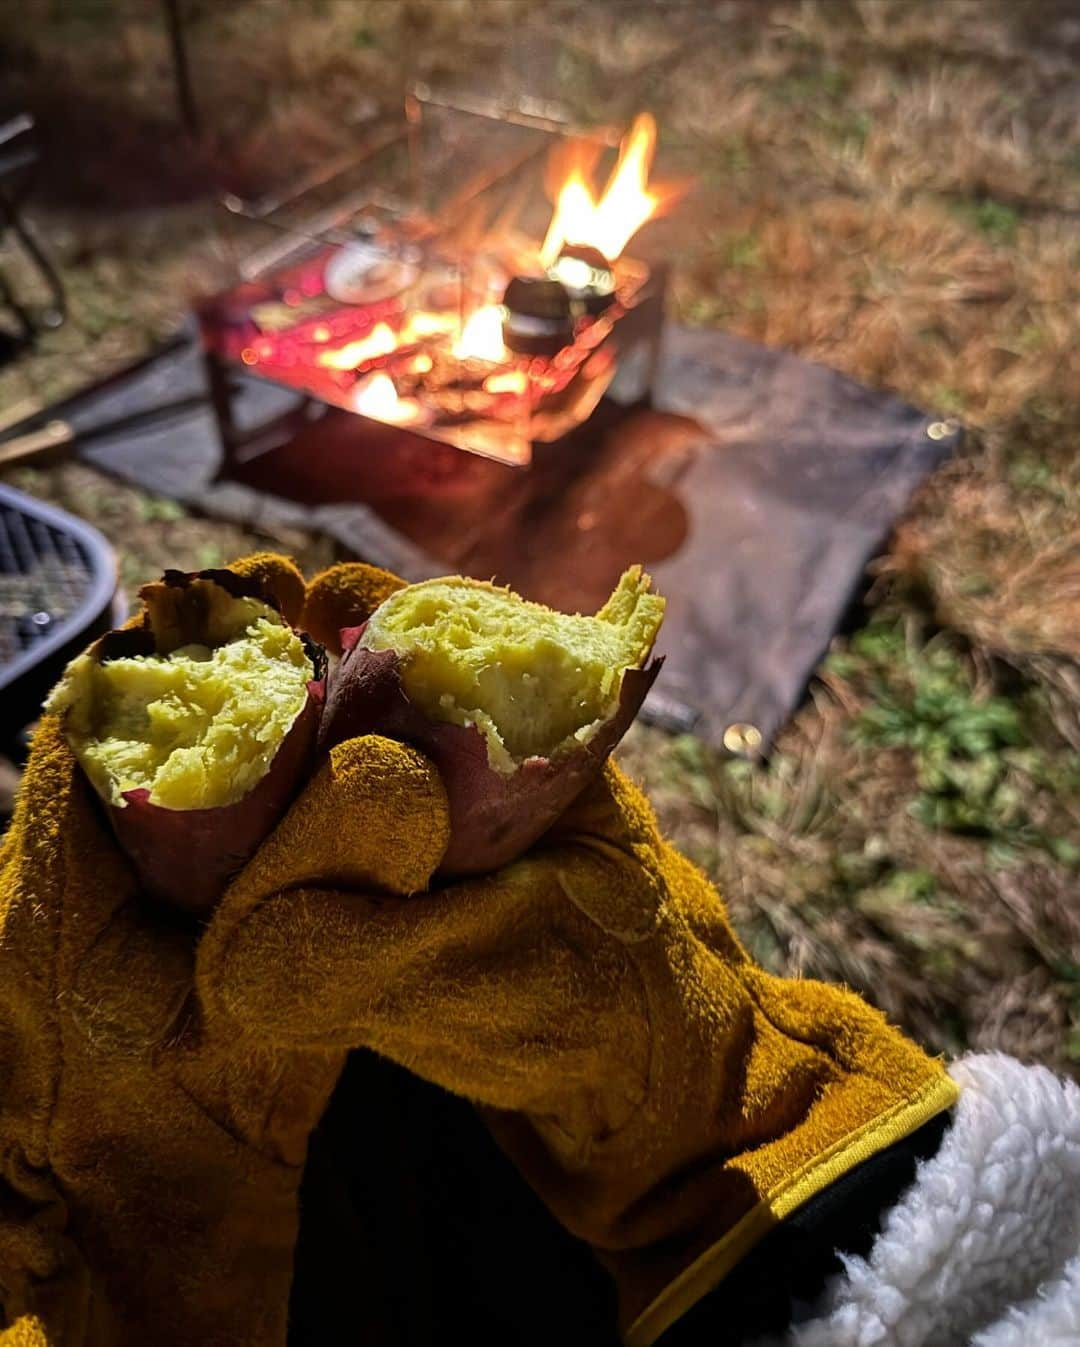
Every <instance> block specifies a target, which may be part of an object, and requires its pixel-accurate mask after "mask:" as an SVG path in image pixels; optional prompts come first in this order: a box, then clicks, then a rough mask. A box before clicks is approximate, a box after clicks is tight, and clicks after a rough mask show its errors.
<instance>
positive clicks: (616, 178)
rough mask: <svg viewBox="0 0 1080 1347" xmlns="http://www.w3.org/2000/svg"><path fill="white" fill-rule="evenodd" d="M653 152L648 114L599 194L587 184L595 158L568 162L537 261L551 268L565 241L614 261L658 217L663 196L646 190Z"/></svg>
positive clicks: (652, 123)
mask: <svg viewBox="0 0 1080 1347" xmlns="http://www.w3.org/2000/svg"><path fill="white" fill-rule="evenodd" d="M655 149H656V122H655V121H654V120H653V118H652V117H651V116H650V115H649V113H647V112H643V113H641V114H640V116H638V117H636V118H635V119H634V124H633V126H631V128H630V130H629V131H628V132H627V134H626V135H625V136H624V137H623V141H622V144H621V145H620V146H619V159H618V162H617V163H616V165H615V168H614V170H613V171H612V174H611V177H610V178H609V179H608V182H607V186H606V187H605V188H604V190H603V192H602V193H601V194H600V195H599V196H597V195H596V194H595V192H594V190H593V186H592V183H591V181H590V179H591V176H592V173H591V169H592V160H593V158H594V156H592V155H590V154H589V153H588V152H587V151H583V152H582V153H580V154H579V156H578V161H577V162H576V163H571V165H570V166H569V169H568V171H567V174H566V177H565V179H564V181H563V183H562V186H561V187H560V188H559V192H558V196H557V197H556V201H555V210H554V213H553V214H552V217H551V224H550V225H549V226H548V232H547V236H546V238H545V239H544V242H543V245H542V247H541V249H540V261H541V262H542V264H543V265H544V266H545V267H550V266H551V265H552V263H553V262H554V261H555V259H556V258H557V257H558V256H559V251H560V249H561V248H562V246H563V244H564V243H582V244H588V245H589V246H590V247H592V248H597V249H599V251H600V252H601V253H603V255H604V256H605V257H606V258H607V259H608V261H609V262H613V261H614V260H615V258H617V257H618V256H619V254H620V253H621V252H622V250H623V249H624V248H625V247H626V245H627V243H629V241H630V239H631V237H632V236H633V235H634V234H636V233H637V231H638V230H639V229H640V228H641V226H642V225H643V224H644V223H645V221H646V220H648V219H650V218H651V217H652V216H653V215H655V214H656V212H657V209H658V208H659V206H660V205H661V203H662V202H663V200H664V193H663V192H662V191H661V190H658V189H656V188H652V189H650V187H649V185H648V184H649V169H650V168H651V167H652V160H653V152H654V150H655Z"/></svg>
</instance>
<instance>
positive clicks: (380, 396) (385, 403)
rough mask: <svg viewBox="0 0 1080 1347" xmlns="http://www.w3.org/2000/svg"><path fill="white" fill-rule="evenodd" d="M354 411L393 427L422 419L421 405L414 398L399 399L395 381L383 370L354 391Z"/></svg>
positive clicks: (371, 376)
mask: <svg viewBox="0 0 1080 1347" xmlns="http://www.w3.org/2000/svg"><path fill="white" fill-rule="evenodd" d="M352 405H353V411H356V412H359V413H360V414H361V415H362V416H370V417H371V419H372V420H373V421H385V422H387V423H388V424H389V425H392V426H404V425H409V424H410V423H411V422H413V421H418V420H419V419H420V415H421V413H420V404H419V403H418V402H416V401H415V399H413V398H399V397H398V391H397V389H396V388H395V387H394V381H393V379H391V378H390V376H389V374H384V373H383V372H382V371H381V370H378V371H376V373H374V374H372V375H370V376H369V377H368V378H366V379H365V380H364V381H363V383H360V384H358V385H357V386H356V388H355V389H354V390H353V398H352Z"/></svg>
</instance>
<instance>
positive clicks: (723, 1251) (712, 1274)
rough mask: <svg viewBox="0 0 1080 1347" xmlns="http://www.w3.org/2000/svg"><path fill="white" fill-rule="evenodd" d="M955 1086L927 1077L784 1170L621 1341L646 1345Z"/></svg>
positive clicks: (951, 1095)
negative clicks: (763, 1242) (802, 1209)
mask: <svg viewBox="0 0 1080 1347" xmlns="http://www.w3.org/2000/svg"><path fill="white" fill-rule="evenodd" d="M959 1097H960V1091H959V1089H958V1087H957V1085H956V1084H955V1082H954V1081H952V1080H951V1079H950V1078H949V1077H948V1076H942V1077H940V1078H939V1079H937V1080H935V1081H932V1082H931V1083H930V1084H929V1085H928V1086H926V1088H925V1089H923V1090H921V1091H920V1092H919V1093H918V1094H917V1095H915V1097H914V1098H913V1099H905V1100H904V1101H903V1102H902V1103H900V1104H897V1105H896V1106H895V1107H894V1108H891V1109H889V1110H888V1112H886V1113H883V1114H881V1115H880V1116H879V1117H877V1118H874V1119H872V1120H871V1121H870V1122H868V1123H865V1124H864V1125H863V1126H862V1127H858V1128H856V1129H855V1131H854V1132H850V1133H849V1134H848V1135H847V1136H846V1137H842V1138H841V1139H840V1140H839V1141H838V1142H837V1143H836V1145H834V1146H830V1147H829V1149H828V1150H826V1151H823V1152H822V1154H821V1155H818V1156H815V1158H814V1159H813V1160H812V1161H811V1162H810V1163H809V1164H807V1165H804V1166H803V1167H802V1169H799V1170H796V1172H795V1173H794V1174H791V1175H789V1176H788V1177H787V1178H786V1179H785V1180H784V1182H783V1183H782V1184H780V1185H779V1186H778V1187H776V1188H774V1189H773V1190H772V1192H770V1193H767V1194H766V1195H765V1197H763V1198H762V1200H761V1201H760V1202H758V1203H757V1205H756V1206H754V1207H752V1208H751V1209H750V1210H749V1211H748V1212H747V1213H746V1215H745V1216H744V1217H743V1218H742V1219H741V1220H740V1221H739V1222H738V1223H737V1224H736V1225H734V1226H733V1227H732V1228H731V1229H730V1230H729V1231H728V1233H727V1234H726V1235H725V1236H724V1238H723V1239H721V1240H719V1241H718V1242H717V1243H716V1244H714V1245H712V1247H711V1248H709V1249H706V1250H705V1252H704V1253H703V1254H701V1256H700V1257H699V1258H697V1259H695V1261H694V1262H693V1263H691V1264H690V1266H689V1267H687V1268H685V1269H684V1270H683V1272H682V1273H680V1275H679V1276H678V1277H676V1278H675V1280H674V1281H673V1282H669V1283H668V1285H667V1286H666V1287H665V1288H664V1290H663V1291H662V1292H661V1293H660V1295H658V1296H657V1297H656V1299H655V1300H654V1301H653V1302H652V1304H651V1305H649V1307H648V1308H647V1309H645V1310H644V1311H642V1313H641V1314H639V1315H638V1317H637V1318H636V1319H635V1320H634V1322H633V1323H632V1324H631V1325H630V1327H629V1328H628V1329H627V1331H626V1335H625V1339H624V1340H625V1342H626V1347H650V1345H651V1344H652V1343H654V1342H655V1341H656V1339H657V1338H658V1337H659V1336H660V1335H661V1334H662V1333H664V1332H666V1331H667V1330H668V1329H669V1328H670V1327H671V1325H672V1324H674V1323H676V1322H677V1321H678V1320H679V1319H681V1318H682V1316H683V1315H684V1314H686V1313H687V1311H688V1310H690V1309H691V1308H692V1307H693V1306H694V1305H696V1304H697V1302H698V1301H699V1300H700V1299H701V1298H702V1297H703V1296H704V1295H706V1294H707V1293H708V1292H709V1291H711V1290H712V1289H713V1288H714V1287H715V1286H716V1285H718V1283H720V1282H721V1281H723V1279H724V1278H725V1277H726V1276H727V1274H728V1273H729V1272H730V1271H731V1270H732V1268H733V1267H734V1266H735V1264H736V1263H738V1262H739V1261H740V1259H742V1258H744V1257H745V1256H746V1255H747V1254H748V1253H749V1252H750V1250H751V1249H752V1248H753V1247H754V1245H755V1244H757V1243H759V1241H760V1240H761V1239H763V1238H764V1236H765V1235H767V1234H768V1233H769V1231H770V1230H771V1229H772V1228H773V1227H774V1226H775V1225H778V1224H779V1222H780V1221H782V1220H784V1218H785V1217H787V1216H790V1215H791V1214H792V1213H793V1212H795V1211H797V1210H798V1209H799V1208H800V1207H801V1206H803V1205H804V1204H805V1203H806V1202H808V1201H809V1200H810V1198H812V1197H815V1196H816V1195H817V1194H818V1193H820V1192H823V1191H824V1190H825V1189H826V1188H828V1186H829V1185H830V1184H831V1183H835V1182H836V1180H837V1179H839V1178H840V1177H841V1176H842V1175H844V1174H847V1173H848V1172H849V1171H850V1170H852V1169H854V1168H855V1167H856V1166H857V1165H861V1164H862V1162H863V1161H864V1160H869V1159H870V1157H871V1156H873V1155H877V1154H878V1152H879V1151H884V1150H887V1149H888V1148H889V1147H890V1146H893V1145H895V1144H896V1143H897V1142H898V1141H902V1140H903V1139H904V1137H906V1136H910V1135H911V1133H912V1132H914V1131H916V1129H917V1128H919V1127H922V1125H923V1124H924V1123H927V1122H929V1121H930V1119H931V1118H934V1117H936V1116H937V1115H938V1114H939V1113H944V1111H945V1110H946V1109H949V1108H952V1106H953V1105H954V1104H955V1103H956V1101H957V1099H958V1098H959Z"/></svg>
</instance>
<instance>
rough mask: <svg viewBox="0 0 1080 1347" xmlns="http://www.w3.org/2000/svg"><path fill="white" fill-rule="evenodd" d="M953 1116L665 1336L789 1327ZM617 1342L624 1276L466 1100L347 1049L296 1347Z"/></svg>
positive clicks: (774, 1244) (325, 1146) (319, 1175)
mask: <svg viewBox="0 0 1080 1347" xmlns="http://www.w3.org/2000/svg"><path fill="white" fill-rule="evenodd" d="M948 1123H949V1118H948V1115H943V1116H941V1117H939V1118H935V1119H933V1120H932V1121H931V1122H929V1123H927V1124H926V1126H925V1127H923V1128H921V1129H920V1130H919V1131H918V1132H915V1133H913V1134H912V1135H911V1136H910V1137H907V1138H906V1139H905V1140H903V1141H901V1142H898V1143H897V1144H896V1145H895V1146H893V1147H891V1148H890V1149H889V1150H886V1151H883V1152H881V1153H880V1154H879V1155H877V1156H874V1157H873V1158H872V1159H870V1160H868V1161H866V1163H865V1164H863V1165H861V1166H860V1167H859V1168H858V1169H856V1170H853V1171H852V1172H851V1173H849V1174H847V1175H845V1176H844V1177H843V1178H842V1179H840V1180H838V1182H836V1183H835V1184H833V1185H832V1187H830V1188H828V1189H827V1190H826V1191H825V1192H824V1193H821V1194H819V1195H818V1196H817V1197H816V1198H814V1199H813V1200H812V1201H810V1202H808V1203H807V1204H806V1206H805V1207H803V1208H802V1209H801V1210H800V1211H798V1212H797V1213H796V1214H795V1215H794V1216H792V1217H790V1218H789V1219H788V1220H787V1221H785V1222H784V1223H783V1224H782V1225H780V1226H778V1227H777V1228H776V1229H775V1230H773V1231H772V1232H771V1233H770V1234H769V1235H767V1236H766V1238H765V1239H764V1240H763V1241H762V1242H761V1243H760V1244H759V1245H758V1246H757V1248H756V1249H754V1250H752V1251H751V1253H750V1254H748V1255H747V1257H746V1258H745V1259H744V1260H743V1261H742V1263H740V1264H739V1266H738V1267H737V1268H736V1269H735V1270H734V1271H733V1272H732V1273H731V1274H730V1275H729V1276H728V1277H727V1279H726V1280H725V1281H724V1282H722V1283H721V1284H720V1285H719V1286H718V1287H716V1288H715V1289H714V1290H713V1291H712V1292H710V1293H709V1295H707V1296H706V1297H704V1299H702V1300H701V1301H699V1302H698V1303H697V1304H696V1305H695V1306H694V1307H693V1308H692V1309H691V1310H689V1311H688V1312H687V1313H686V1314H685V1315H684V1316H683V1317H682V1319H680V1320H679V1322H678V1323H676V1324H674V1325H673V1326H672V1327H671V1328H670V1329H669V1330H668V1332H667V1333H665V1334H664V1335H663V1337H662V1338H660V1339H659V1340H658V1343H657V1347H716V1344H718V1343H724V1344H725V1347H738V1344H740V1343H749V1342H752V1341H753V1340H754V1339H755V1338H757V1337H759V1336H761V1335H763V1334H765V1333H778V1332H782V1331H783V1330H784V1329H785V1328H786V1327H787V1326H788V1324H789V1323H791V1322H792V1321H793V1319H797V1318H798V1317H799V1314H800V1307H803V1308H807V1307H808V1305H809V1303H810V1302H812V1301H813V1300H815V1299H816V1297H817V1296H818V1294H819V1293H820V1291H821V1289H822V1287H823V1286H824V1283H825V1281H826V1279H827V1278H828V1277H829V1276H831V1275H832V1274H833V1273H834V1272H837V1271H839V1270H840V1261H839V1254H840V1253H841V1252H846V1253H855V1254H864V1253H866V1252H867V1251H868V1250H869V1248H870V1245H871V1244H872V1243H873V1240H874V1237H875V1235H876V1234H877V1232H878V1230H879V1228H880V1225H881V1221H882V1217H883V1215H884V1213H885V1212H886V1211H887V1210H888V1209H889V1208H890V1207H891V1206H892V1205H893V1204H894V1203H895V1202H896V1200H897V1199H898V1198H899V1196H900V1195H901V1193H903V1191H904V1190H905V1189H906V1188H907V1187H908V1186H909V1185H910V1183H911V1181H912V1179H913V1178H914V1175H915V1166H916V1164H917V1162H918V1161H919V1160H921V1159H924V1158H926V1157H927V1156H930V1155H932V1154H933V1153H934V1151H936V1149H937V1147H938V1145H939V1144H940V1141H941V1138H942V1136H943V1135H944V1132H945V1130H946V1128H947V1126H948ZM459 1341H460V1342H467V1343H469V1344H470V1347H487V1345H488V1344H490V1345H491V1347H508V1344H511V1343H512V1344H514V1347H551V1344H552V1343H558V1344H559V1347H618V1344H619V1336H618V1331H617V1327H616V1301H615V1293H614V1284H613V1282H612V1281H611V1279H610V1277H609V1276H608V1275H607V1273H606V1272H605V1271H604V1269H603V1268H602V1267H601V1266H600V1264H599V1262H598V1261H597V1260H596V1258H595V1257H594V1256H593V1254H592V1252H591V1250H590V1249H589V1248H588V1247H587V1246H586V1245H585V1244H584V1243H582V1242H581V1241H580V1240H577V1239H575V1238H574V1237H573V1236H572V1235H570V1234H568V1233H567V1232H566V1231H565V1230H564V1229H563V1228H562V1227H561V1226H560V1225H559V1224H558V1223H557V1222H556V1221H555V1219H554V1217H552V1216H551V1214H550V1213H549V1212H548V1211H547V1209H546V1208H545V1207H544V1205H543V1204H542V1203H541V1202H540V1200H539V1198H538V1197H536V1195H535V1194H534V1193H533V1192H532V1190H531V1189H530V1188H529V1187H528V1186H527V1185H526V1183H525V1182H524V1180H523V1179H522V1177H521V1175H520V1174H519V1173H518V1172H517V1170H516V1169H515V1168H514V1166H513V1164H512V1163H511V1162H510V1161H509V1160H508V1159H507V1158H506V1156H505V1155H504V1154H503V1153H502V1151H500V1150H499V1148H498V1147H497V1146H496V1144H495V1142H494V1140H493V1139H492V1137H491V1135H490V1133H489V1132H488V1130H487V1128H486V1127H485V1126H484V1125H483V1123H482V1122H481V1121H480V1119H479V1117H478V1116H477V1114H476V1111H475V1110H474V1109H473V1107H472V1105H471V1104H469V1103H468V1102H467V1101H466V1100H464V1099H457V1098H454V1097H453V1096H452V1095H449V1094H447V1093H446V1092H445V1091H443V1090H440V1089H438V1088H437V1087H436V1086H434V1085H430V1084H428V1083H427V1082H425V1081H422V1080H419V1079H418V1078H417V1077H415V1076H413V1075H411V1074H410V1073H409V1072H408V1071H406V1070H404V1069H403V1068H402V1067H399V1066H396V1065H395V1064H394V1063H392V1062H388V1061H385V1060H383V1059H381V1058H378V1057H376V1056H375V1055H374V1054H372V1053H368V1052H354V1053H351V1054H350V1056H349V1062H348V1065H347V1066H346V1069H345V1072H344V1074H343V1075H342V1078H341V1081H340V1082H339V1084H338V1087H337V1090H336V1091H335V1094H334V1097H333V1099H332V1100H331V1103H330V1106H329V1108H328V1110H327V1112H326V1114H325V1116H324V1117H323V1119H322V1122H321V1123H320V1125H319V1127H318V1128H317V1129H316V1132H315V1134H314V1135H313V1136H312V1139H311V1144H310V1147H309V1152H308V1160H307V1165H306V1166H305V1170H304V1180H303V1185H302V1188H301V1193H300V1230H299V1238H298V1241H297V1247H296V1257H295V1263H294V1277H293V1288H292V1301H291V1325H290V1332H289V1339H288V1344H289V1347H328V1344H335V1345H336V1344H338V1343H340V1344H342V1347H347V1344H352V1343H361V1342H377V1343H378V1344H379V1347H435V1344H444V1343H448V1342H459Z"/></svg>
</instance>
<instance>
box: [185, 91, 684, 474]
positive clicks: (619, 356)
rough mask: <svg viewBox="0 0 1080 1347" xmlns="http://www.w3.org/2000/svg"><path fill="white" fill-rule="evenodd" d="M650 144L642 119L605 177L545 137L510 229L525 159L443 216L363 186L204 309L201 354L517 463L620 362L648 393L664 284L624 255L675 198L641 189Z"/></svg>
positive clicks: (591, 149)
mask: <svg viewBox="0 0 1080 1347" xmlns="http://www.w3.org/2000/svg"><path fill="white" fill-rule="evenodd" d="M546 140H547V141H548V142H550V140H551V138H550V136H549V137H547V138H546ZM655 146H656V124H655V122H654V120H653V118H652V117H651V116H649V115H648V114H647V113H643V114H642V115H640V116H639V117H637V119H636V120H635V121H634V123H633V125H632V126H631V127H630V128H629V129H628V131H627V132H626V134H625V135H624V136H623V137H622V138H621V141H620V143H619V145H618V151H617V155H616V156H615V162H614V164H613V165H612V166H611V167H610V168H607V169H606V165H605V164H604V162H603V160H604V157H605V154H606V155H608V157H609V158H610V150H611V148H613V147H609V146H607V145H605V143H604V142H603V141H602V139H600V138H591V139H586V138H573V137H570V138H567V137H556V138H555V141H554V143H553V144H552V145H551V146H550V148H549V149H548V152H547V154H546V156H545V157H544V161H543V179H542V189H543V194H544V195H545V196H546V198H547V199H548V200H549V202H550V206H549V218H548V221H547V226H546V229H544V230H543V232H536V233H534V232H533V231H531V230H529V229H528V228H527V227H526V226H525V224H524V223H523V218H524V216H526V215H527V214H528V213H529V209H531V211H532V214H533V216H534V218H535V215H536V206H537V202H536V201H535V200H528V196H529V182H530V180H529V179H528V178H527V177H523V176H522V174H521V172H520V169H521V167H522V163H521V160H522V156H520V155H519V156H518V160H517V162H516V163H514V164H512V165H511V166H510V167H509V168H508V169H506V171H505V172H500V171H498V170H496V171H493V172H490V173H489V174H488V176H487V179H486V181H485V183H484V185H483V187H482V188H481V189H480V190H479V191H478V192H477V193H475V195H473V196H472V197H470V195H469V193H468V192H459V193H458V194H457V197H456V199H455V200H453V201H452V202H451V205H450V206H449V207H443V208H442V209H435V210H431V209H428V210H425V209H420V208H417V207H415V206H407V207H405V208H401V207H400V206H396V205H395V206H387V205H386V204H385V203H384V202H380V201H379V200H378V199H377V194H376V193H372V194H371V198H370V199H369V200H368V201H366V202H365V203H364V204H362V205H361V206H360V207H359V209H357V210H355V211H354V212H352V213H351V214H350V216H349V220H348V236H347V237H345V238H344V239H342V237H341V231H340V229H339V230H338V232H337V234H336V236H335V238H334V241H333V242H330V243H325V242H323V240H322V239H321V238H320V237H319V236H318V234H315V233H313V234H312V235H311V236H310V237H307V238H304V237H301V238H300V240H299V244H300V246H299V247H298V248H297V249H296V250H294V252H293V254H292V255H290V256H288V257H287V258H286V259H285V261H284V262H283V264H281V265H277V266H274V267H272V268H271V269H269V270H267V271H265V272H263V273H262V274H260V275H259V276H258V277H257V278H255V279H252V280H250V281H247V282H246V283H244V284H242V285H240V286H238V287H236V288H235V289H234V290H231V291H229V292H227V293H226V294H225V295H219V296H216V297H215V298H214V299H213V300H212V301H210V302H208V303H207V304H205V305H204V306H203V307H202V310H201V317H202V325H203V333H204V344H205V345H206V347H207V350H208V352H209V353H210V354H211V356H212V357H213V358H215V359H218V360H222V361H225V362H229V363H236V364H239V365H242V366H243V367H244V369H245V372H247V373H250V374H255V375H258V376H261V377H263V378H265V379H268V380H271V381H273V382H275V383H279V384H284V385H288V386H291V387H294V388H296V389H297V390H300V391H302V392H304V393H306V394H308V395H310V396H312V397H314V398H317V399H318V400H320V401H322V402H325V403H329V404H331V405H334V406H338V407H343V408H346V409H347V410H350V411H352V412H355V413H357V414H359V415H361V416H364V417H368V418H370V419H371V420H374V421H379V422H382V423H384V424H387V425H395V426H407V427H408V428H409V429H410V430H411V431H414V432H416V433H418V434H421V435H425V436H428V437H431V438H433V439H437V440H441V441H444V442H447V443H450V444H454V445H457V446H458V447H460V448H464V449H469V450H472V451H474V452H478V453H482V454H486V455H488V456H490V457H494V458H497V459H500V460H502V461H504V462H507V463H512V464H519V465H524V464H526V463H528V462H529V460H530V458H531V454H532V446H533V445H534V444H535V443H537V442H545V441H551V440H555V439H557V438H559V437H561V436H563V435H565V434H566V433H568V432H569V431H570V430H572V429H574V428H575V427H577V426H579V425H580V424H582V422H584V421H585V420H586V419H587V418H588V417H589V416H590V415H591V413H592V412H593V410H594V409H595V407H596V406H597V404H598V402H599V401H600V399H601V398H602V397H603V396H604V395H605V393H609V392H610V391H612V390H613V385H614V384H615V381H616V377H617V375H618V374H619V372H620V367H621V366H622V367H623V375H624V376H625V377H624V380H623V382H624V383H625V384H626V385H627V387H628V388H629V389H630V393H629V395H627V393H626V392H625V391H624V392H623V394H622V396H621V397H620V400H622V401H631V400H636V398H640V397H641V396H642V395H644V394H647V392H648V390H649V384H650V381H651V369H652V366H653V365H654V364H655V360H656V357H657V355H658V347H659V337H660V327H661V321H662V310H663V274H662V271H661V269H659V268H657V267H650V266H648V265H647V264H646V263H644V262H642V261H639V260H635V259H634V258H633V257H631V256H629V255H628V254H627V252H626V249H627V247H628V245H629V244H630V242H631V240H632V238H633V237H634V235H635V234H636V233H637V231H638V230H639V229H640V228H641V226H642V225H643V224H645V223H646V221H648V220H649V219H651V218H652V217H653V216H654V215H656V214H657V213H658V212H660V211H661V210H662V209H663V208H664V207H665V206H667V205H668V204H669V203H670V202H671V201H672V200H673V199H674V198H675V196H676V195H677V194H678V189H677V188H675V187H665V186H663V185H657V184H655V183H653V182H651V180H650V172H651V168H652V161H653V155H654V151H655ZM535 157H536V156H535V154H533V155H531V156H527V158H528V159H535ZM605 169H606V172H605ZM496 189H499V190H500V191H501V196H500V195H499V193H498V192H497V191H496ZM534 195H536V193H535V192H534ZM493 202H494V203H496V204H493ZM527 208H529V209H527ZM305 244H306V246H304V245H305ZM638 348H641V352H642V354H643V357H644V358H643V359H640V358H637V350H638ZM631 356H633V357H634V358H633V359H632V360H631V358H630V357H631ZM631 366H633V371H631V369H630V367H631Z"/></svg>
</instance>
